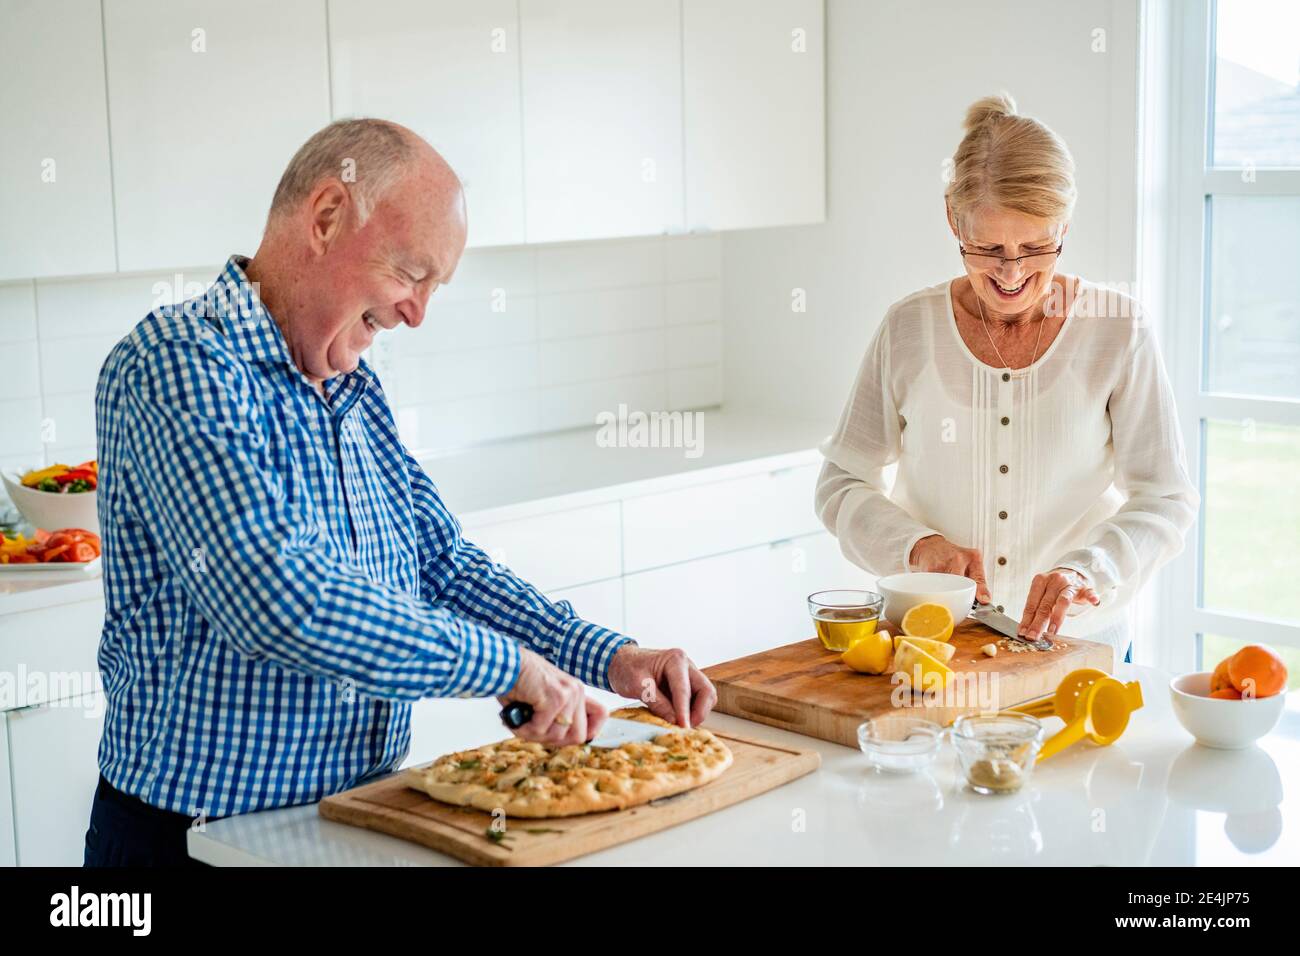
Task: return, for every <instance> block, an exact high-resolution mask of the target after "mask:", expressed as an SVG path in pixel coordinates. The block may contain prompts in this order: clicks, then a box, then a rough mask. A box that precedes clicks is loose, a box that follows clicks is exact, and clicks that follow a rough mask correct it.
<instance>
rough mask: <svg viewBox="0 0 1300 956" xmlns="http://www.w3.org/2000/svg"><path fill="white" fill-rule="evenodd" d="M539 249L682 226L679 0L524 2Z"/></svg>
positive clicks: (531, 211) (533, 225) (533, 217)
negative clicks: (550, 244)
mask: <svg viewBox="0 0 1300 956" xmlns="http://www.w3.org/2000/svg"><path fill="white" fill-rule="evenodd" d="M520 29H521V38H520V44H521V46H520V49H521V50H522V55H523V92H524V105H523V108H524V182H525V190H524V194H525V196H526V201H527V237H528V241H529V242H560V241H566V240H574V239H595V238H601V237H608V236H636V235H654V234H659V233H664V232H675V231H680V229H681V228H682V217H683V203H682V99H681V89H682V85H681V17H680V6H679V0H639V2H637V3H610V2H609V0H521V3H520Z"/></svg>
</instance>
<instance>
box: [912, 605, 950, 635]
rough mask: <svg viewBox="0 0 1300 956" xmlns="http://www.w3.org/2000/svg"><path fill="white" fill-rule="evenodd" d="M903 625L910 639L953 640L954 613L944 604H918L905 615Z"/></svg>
mask: <svg viewBox="0 0 1300 956" xmlns="http://www.w3.org/2000/svg"><path fill="white" fill-rule="evenodd" d="M902 623H903V633H904V634H906V635H907V636H908V637H928V638H929V639H930V640H932V641H948V640H950V639H951V638H952V629H953V621H952V612H951V611H949V610H948V609H947V608H946V607H944V606H943V605H942V604H918V605H917V606H916V607H914V608H912V609H911V610H910V611H908V612H907V613H906V614H904V615H903V622H902Z"/></svg>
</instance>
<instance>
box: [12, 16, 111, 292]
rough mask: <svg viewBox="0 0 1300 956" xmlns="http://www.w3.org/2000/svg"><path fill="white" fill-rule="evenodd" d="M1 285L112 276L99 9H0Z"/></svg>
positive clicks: (102, 57)
mask: <svg viewBox="0 0 1300 956" xmlns="http://www.w3.org/2000/svg"><path fill="white" fill-rule="evenodd" d="M0 130H3V132H0V281H4V280H6V279H22V278H31V277H36V276H53V275H75V274H78V273H89V272H112V271H113V269H114V268H116V260H115V254H114V246H113V205H112V186H111V180H110V172H109V159H108V113H107V106H106V103H105V100H104V46H103V34H102V32H101V24H100V5H99V2H98V0H43V2H36V0H0Z"/></svg>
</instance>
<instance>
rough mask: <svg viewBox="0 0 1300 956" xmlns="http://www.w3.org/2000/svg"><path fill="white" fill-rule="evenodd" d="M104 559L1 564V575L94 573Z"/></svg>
mask: <svg viewBox="0 0 1300 956" xmlns="http://www.w3.org/2000/svg"><path fill="white" fill-rule="evenodd" d="M101 560H103V559H102V558H95V560H93V561H48V562H46V561H37V562H36V563H35V564H0V574H7V573H16V572H19V571H63V572H68V571H82V572H86V571H94V570H95V569H97V568H98V567H99V562H100V561H101Z"/></svg>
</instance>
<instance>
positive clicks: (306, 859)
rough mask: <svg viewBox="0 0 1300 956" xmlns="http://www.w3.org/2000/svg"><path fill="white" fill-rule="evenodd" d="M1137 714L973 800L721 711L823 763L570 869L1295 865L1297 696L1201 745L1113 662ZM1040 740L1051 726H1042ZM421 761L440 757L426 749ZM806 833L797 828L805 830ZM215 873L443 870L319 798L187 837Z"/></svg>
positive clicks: (954, 787)
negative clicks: (339, 817) (1135, 696)
mask: <svg viewBox="0 0 1300 956" xmlns="http://www.w3.org/2000/svg"><path fill="white" fill-rule="evenodd" d="M1117 676H1120V677H1123V678H1124V679H1126V680H1132V679H1140V680H1141V681H1142V688H1143V695H1144V697H1145V699H1146V706H1145V707H1144V708H1143V709H1142V710H1140V711H1138V712H1137V713H1136V714H1135V715H1134V717H1133V721H1132V723H1130V725H1129V728H1128V730H1127V732H1126V733H1125V735H1124V736H1123V737H1122V738H1121V739H1120V740H1119V741H1118V742H1117V743H1115V744H1114V745H1112V746H1110V747H1097V746H1094V745H1093V744H1091V743H1083V744H1080V745H1076V746H1075V747H1073V748H1071V749H1070V750H1067V751H1065V752H1064V753H1062V754H1061V755H1059V756H1057V757H1054V758H1052V759H1051V760H1050V761H1047V762H1045V763H1044V764H1042V765H1041V766H1039V767H1037V768H1036V769H1035V772H1034V775H1033V777H1032V778H1031V780H1030V782H1029V784H1028V786H1027V787H1026V789H1024V790H1022V791H1021V792H1019V793H1017V794H1012V795H1005V796H993V797H987V796H981V795H979V794H976V793H973V792H971V791H969V790H968V789H966V787H965V786H964V784H963V783H962V782H961V781H960V776H959V771H958V769H957V767H956V758H955V756H954V755H953V753H952V750H951V747H950V746H948V745H946V744H945V747H944V750H943V752H942V754H941V755H940V757H939V760H938V761H937V762H936V764H935V765H934V766H933V767H932V768H931V769H930V770H928V771H925V772H922V773H919V774H915V775H911V776H892V775H884V774H879V773H877V772H875V771H873V770H871V769H870V768H869V767H868V766H867V764H866V760H865V758H864V757H863V756H862V755H861V754H860V753H858V752H857V751H855V750H851V749H849V748H846V747H841V746H838V745H836V744H830V743H826V742H823V741H820V740H814V739H812V738H810V737H801V736H798V735H796V734H792V733H787V732H785V731H780V730H776V729H774V728H771V727H766V726H763V725H761V724H755V723H751V722H749V721H745V720H740V719H738V718H735V717H729V716H726V715H722V714H719V715H715V716H713V717H711V718H710V720H709V722H708V725H709V726H711V727H715V728H717V729H721V730H728V731H733V732H736V733H740V734H746V735H748V736H752V737H760V738H765V739H768V740H772V741H776V742H779V743H783V744H788V745H792V746H799V747H804V748H812V749H815V750H817V751H818V752H820V753H821V756H822V766H821V768H820V770H818V771H815V772H814V773H812V774H810V775H808V776H806V777H802V778H800V779H798V780H795V781H793V782H791V783H789V784H786V785H785V786H783V787H778V788H777V789H776V790H772V791H769V792H768V793H765V794H761V795H760V796H757V797H755V798H753V799H750V800H747V801H745V802H743V803H740V804H737V805H735V806H732V807H728V808H726V809H724V810H720V811H718V812H716V813H713V814H709V815H707V816H704V817H701V818H699V819H696V820H692V821H690V822H688V823H685V824H681V825H679V826H675V827H670V828H668V829H667V830H664V831H662V832H659V833H656V834H653V835H651V836H647V837H642V838H640V839H637V840H633V841H631V842H629V843H625V844H622V845H621V846H617V847H612V848H610V849H608V850H604V851H601V852H599V853H594V854H591V855H589V856H585V857H580V858H579V859H577V860H575V861H573V864H576V865H583V864H588V865H611V866H613V865H623V866H647V865H658V864H672V865H693V864H722V865H732V866H761V865H773V864H782V865H784V864H790V865H814V866H825V865H840V864H852V865H866V866H904V865H908V864H930V865H932V864H959V865H966V864H981V865H999V864H1012V865H1015V864H1028V865H1108V866H1134V865H1137V866H1145V865H1174V866H1187V865H1216V864H1228V865H1246V864H1252V865H1258V864H1287V865H1294V864H1295V863H1296V862H1297V861H1300V797H1297V793H1300V706H1297V705H1300V701H1297V702H1291V701H1289V702H1288V710H1287V711H1286V713H1285V714H1284V716H1283V718H1282V722H1281V723H1280V724H1279V725H1278V727H1277V728H1276V729H1275V730H1274V731H1273V733H1272V734H1270V735H1269V736H1268V737H1266V738H1264V739H1263V740H1262V741H1261V742H1260V745H1259V746H1256V747H1251V748H1249V749H1247V750H1241V751H1219V750H1211V749H1208V748H1205V747H1201V746H1199V745H1197V744H1195V742H1194V741H1193V740H1192V738H1191V736H1190V735H1189V734H1187V733H1186V732H1185V731H1184V730H1183V729H1182V727H1181V726H1180V725H1179V724H1178V723H1177V721H1176V720H1175V719H1174V716H1173V713H1172V711H1171V709H1170V704H1169V690H1168V679H1167V675H1164V674H1162V673H1160V672H1159V671H1156V670H1153V669H1151V668H1145V667H1135V666H1132V665H1120V667H1119V668H1118V670H1117ZM454 706H457V707H461V708H463V718H464V719H462V718H461V717H460V716H459V715H458V716H457V719H456V720H454V721H448V724H449V725H452V724H454V725H455V726H449V727H448V729H447V732H446V736H445V737H444V739H442V740H440V741H439V745H440V746H445V748H446V749H445V750H440V751H439V752H447V751H449V750H452V749H457V748H459V747H464V746H473V745H474V744H476V743H482V742H483V741H485V740H495V739H499V737H500V734H501V729H500V725H499V724H497V723H496V707H495V702H492V701H464V702H456V703H455V704H454ZM1048 724H1049V726H1048V731H1049V733H1051V732H1054V731H1055V730H1056V729H1057V728H1059V726H1060V721H1059V720H1056V719H1055V718H1053V719H1051V720H1050V721H1049V722H1048ZM419 756H420V758H421V762H422V761H424V760H431V759H433V758H434V757H436V756H438V754H437V753H429V754H421V755H419ZM799 820H802V821H803V823H804V826H803V828H802V829H799V827H798V826H797V823H798V821H799ZM189 848H190V854H191V855H192V856H194V857H196V858H198V859H200V860H203V861H205V862H207V863H211V864H214V865H218V866H238V865H268V866H339V865H355V866H447V865H459V864H458V863H457V861H455V860H453V859H451V858H450V857H447V856H444V855H442V854H440V853H437V852H435V851H433V850H428V849H425V848H424V847H421V846H418V845H416V844H413V843H407V842H405V841H402V840H398V839H396V838H393V837H388V836H384V835H382V834H378V833H371V832H368V831H366V830H362V829H359V828H356V827H350V826H346V825H344V824H340V823H333V822H330V821H327V820H322V819H321V818H320V817H319V816H318V815H317V812H316V807H315V805H310V806H302V807H291V808H288V809H284V810H271V811H264V812H261V813H253V814H248V815H245V816H242V817H232V818H229V819H226V820H220V821H217V822H214V823H209V824H208V825H207V826H206V829H205V830H203V831H201V832H200V831H191V832H190V834H189Z"/></svg>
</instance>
